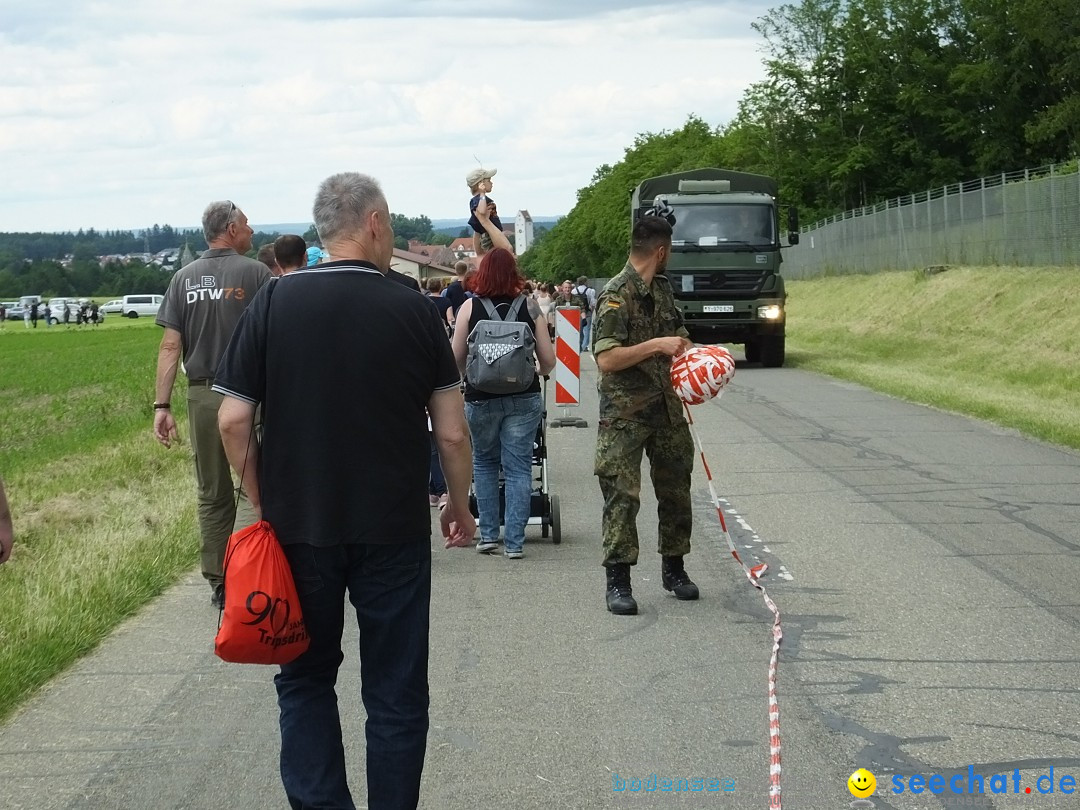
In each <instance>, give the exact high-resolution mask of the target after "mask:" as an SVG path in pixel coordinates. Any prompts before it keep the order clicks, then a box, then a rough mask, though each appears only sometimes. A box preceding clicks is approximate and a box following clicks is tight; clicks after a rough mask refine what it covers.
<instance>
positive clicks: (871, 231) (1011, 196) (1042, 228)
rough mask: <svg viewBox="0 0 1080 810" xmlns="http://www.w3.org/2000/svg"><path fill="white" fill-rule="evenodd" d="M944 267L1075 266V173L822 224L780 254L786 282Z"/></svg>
mask: <svg viewBox="0 0 1080 810" xmlns="http://www.w3.org/2000/svg"><path fill="white" fill-rule="evenodd" d="M942 264H962V265H1025V266H1038V265H1050V266H1076V265H1080V171H1077V168H1076V166H1075V165H1073V166H1070V167H1069V168H1068V170H1066V169H1065V167H1064V166H1061V165H1054V166H1045V167H1042V168H1039V169H1025V170H1024V171H1020V172H1009V173H1005V174H1000V175H994V176H992V177H983V178H981V179H979V180H970V181H968V182H965V183H955V184H953V185H950V186H945V187H943V188H936V189H931V190H930V191H924V192H921V193H919V194H909V195H907V196H904V197H897V198H896V199H892V200H889V201H887V202H883V203H878V204H877V205H873V206H867V207H865V208H856V209H854V210H851V211H845V212H844V213H843V214H837V215H836V216H832V217H829V218H828V219H824V220H821V221H820V222H817V223H815V224H814V225H813V226H811V227H809V228H805V229H804V230H803V231H802V235H801V239H800V243H799V244H798V245H796V246H794V247H790V248H785V249H784V264H783V273H784V275H785V276H786V277H788V278H813V277H815V276H821V275H827V274H834V273H835V274H842V273H878V272H882V271H885V270H910V269H915V268H920V267H929V266H932V265H942Z"/></svg>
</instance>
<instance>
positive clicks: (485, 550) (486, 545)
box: [476, 540, 499, 554]
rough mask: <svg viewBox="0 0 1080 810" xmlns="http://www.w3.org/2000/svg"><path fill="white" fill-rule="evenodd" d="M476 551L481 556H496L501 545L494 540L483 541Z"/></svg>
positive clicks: (477, 545) (478, 544)
mask: <svg viewBox="0 0 1080 810" xmlns="http://www.w3.org/2000/svg"><path fill="white" fill-rule="evenodd" d="M476 550H477V551H478V552H480V553H481V554H494V553H495V552H496V551H498V550H499V544H498V543H497V542H496V541H494V540H481V541H480V542H479V543H477V544H476Z"/></svg>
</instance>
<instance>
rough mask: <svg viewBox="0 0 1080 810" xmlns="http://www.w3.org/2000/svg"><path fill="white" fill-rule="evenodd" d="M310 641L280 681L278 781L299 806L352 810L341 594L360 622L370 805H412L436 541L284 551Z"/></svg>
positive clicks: (393, 809)
mask: <svg viewBox="0 0 1080 810" xmlns="http://www.w3.org/2000/svg"><path fill="white" fill-rule="evenodd" d="M283 548H284V550H285V556H286V557H287V558H288V560H289V565H290V567H291V568H292V572H293V578H294V579H295V581H296V589H297V592H298V593H299V596H300V607H301V609H302V610H303V614H304V621H305V623H306V625H307V631H308V635H309V636H310V637H311V646H310V647H309V648H308V650H307V652H305V653H304V654H303V655H301V656H300V657H299V658H297V659H296V660H295V661H293V662H291V663H289V664H285V665H283V666H282V667H281V672H280V673H279V674H278V675H277V676H276V677H275V678H274V684H275V686H276V687H277V693H278V708H279V709H280V725H281V781H282V783H283V784H284V786H285V793H286V795H287V796H288V799H289V806H290V807H291V808H292V809H293V810H306V809H307V808H316V807H318V808H341V809H342V810H354V808H355V805H354V804H353V800H352V796H351V795H350V794H349V786H348V782H347V781H346V777H345V752H344V749H343V747H342V743H341V721H340V718H339V716H338V702H337V692H336V691H335V688H334V687H335V684H336V683H337V673H338V667H340V666H341V662H342V660H343V659H344V657H345V656H344V655H343V654H342V651H341V633H342V630H343V628H344V598H345V592H346V590H347V591H348V594H349V601H350V602H352V604H353V607H354V608H355V609H356V621H357V624H358V625H359V628H360V671H361V679H362V683H361V689H360V696H361V698H362V699H363V701H364V708H365V709H366V710H367V716H368V717H367V725H366V726H365V732H366V738H367V787H368V797H367V806H368V807H369V808H370V810H405V809H406V808H408V809H409V810H415V808H416V805H417V803H418V802H419V800H420V775H421V773H422V772H423V770H424V752H425V747H426V744H427V730H428V680H427V670H428V627H429V614H428V610H429V606H430V603H431V540H430V538H424V540H423V541H422V542H415V543H388V544H385V545H380V544H375V543H369V544H358V545H349V546H332V547H329V548H320V547H316V546H311V545H307V544H298V545H288V546H284V547H283Z"/></svg>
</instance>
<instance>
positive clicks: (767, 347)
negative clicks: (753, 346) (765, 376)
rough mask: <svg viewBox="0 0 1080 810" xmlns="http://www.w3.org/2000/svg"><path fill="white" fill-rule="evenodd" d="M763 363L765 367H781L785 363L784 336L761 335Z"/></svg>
mask: <svg viewBox="0 0 1080 810" xmlns="http://www.w3.org/2000/svg"><path fill="white" fill-rule="evenodd" d="M761 365H763V366H764V367H765V368H780V366H782V365H784V336H783V335H762V336H761Z"/></svg>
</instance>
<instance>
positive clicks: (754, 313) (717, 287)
mask: <svg viewBox="0 0 1080 810" xmlns="http://www.w3.org/2000/svg"><path fill="white" fill-rule="evenodd" d="M658 200H660V201H663V202H665V203H667V205H669V206H670V207H671V209H672V211H673V213H674V217H675V224H674V226H673V229H674V233H673V234H672V242H671V258H670V259H669V260H668V265H667V274H668V278H670V279H671V286H672V289H673V290H674V292H675V300H676V302H677V303H678V304H679V308H680V309H681V310H682V313H683V318H684V320H685V322H686V328H687V330H688V331H689V332H690V339H691V340H693V341H694V342H695V343H741V344H742V345H743V347H744V349H745V352H746V359H747V360H748V361H750V362H752V363H756V362H760V363H761V364H762V365H764V366H769V367H772V368H776V367H779V366H782V365H783V364H784V322H785V311H784V306H785V303H786V301H787V294H786V292H785V291H784V279H783V277H782V276H781V275H780V262H781V261H783V260H782V259H781V257H780V248H781V245H780V216H779V207H778V203H777V185H776V181H775V180H773V179H772V178H771V177H765V176H763V175H759V174H747V173H745V172H733V171H728V170H726V169H693V170H691V171H684V172H676V173H674V174H665V175H661V176H659V177H650V178H648V179H647V180H644V181H642V183H641V184H640V185H639V186H638V187H637V188H636V189H634V193H633V199H632V202H631V206H632V207H631V222H633V220H635V219H637V218H638V217H640V216H642V215H643V214H644V213H646V212H647V211H649V209H651V208H652V207H653V205H654V204H655V203H656V202H657V201H658ZM787 228H788V236H787V239H788V244H791V245H795V244H798V242H799V220H798V213H797V212H796V210H795V209H794V208H789V209H788V210H787Z"/></svg>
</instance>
